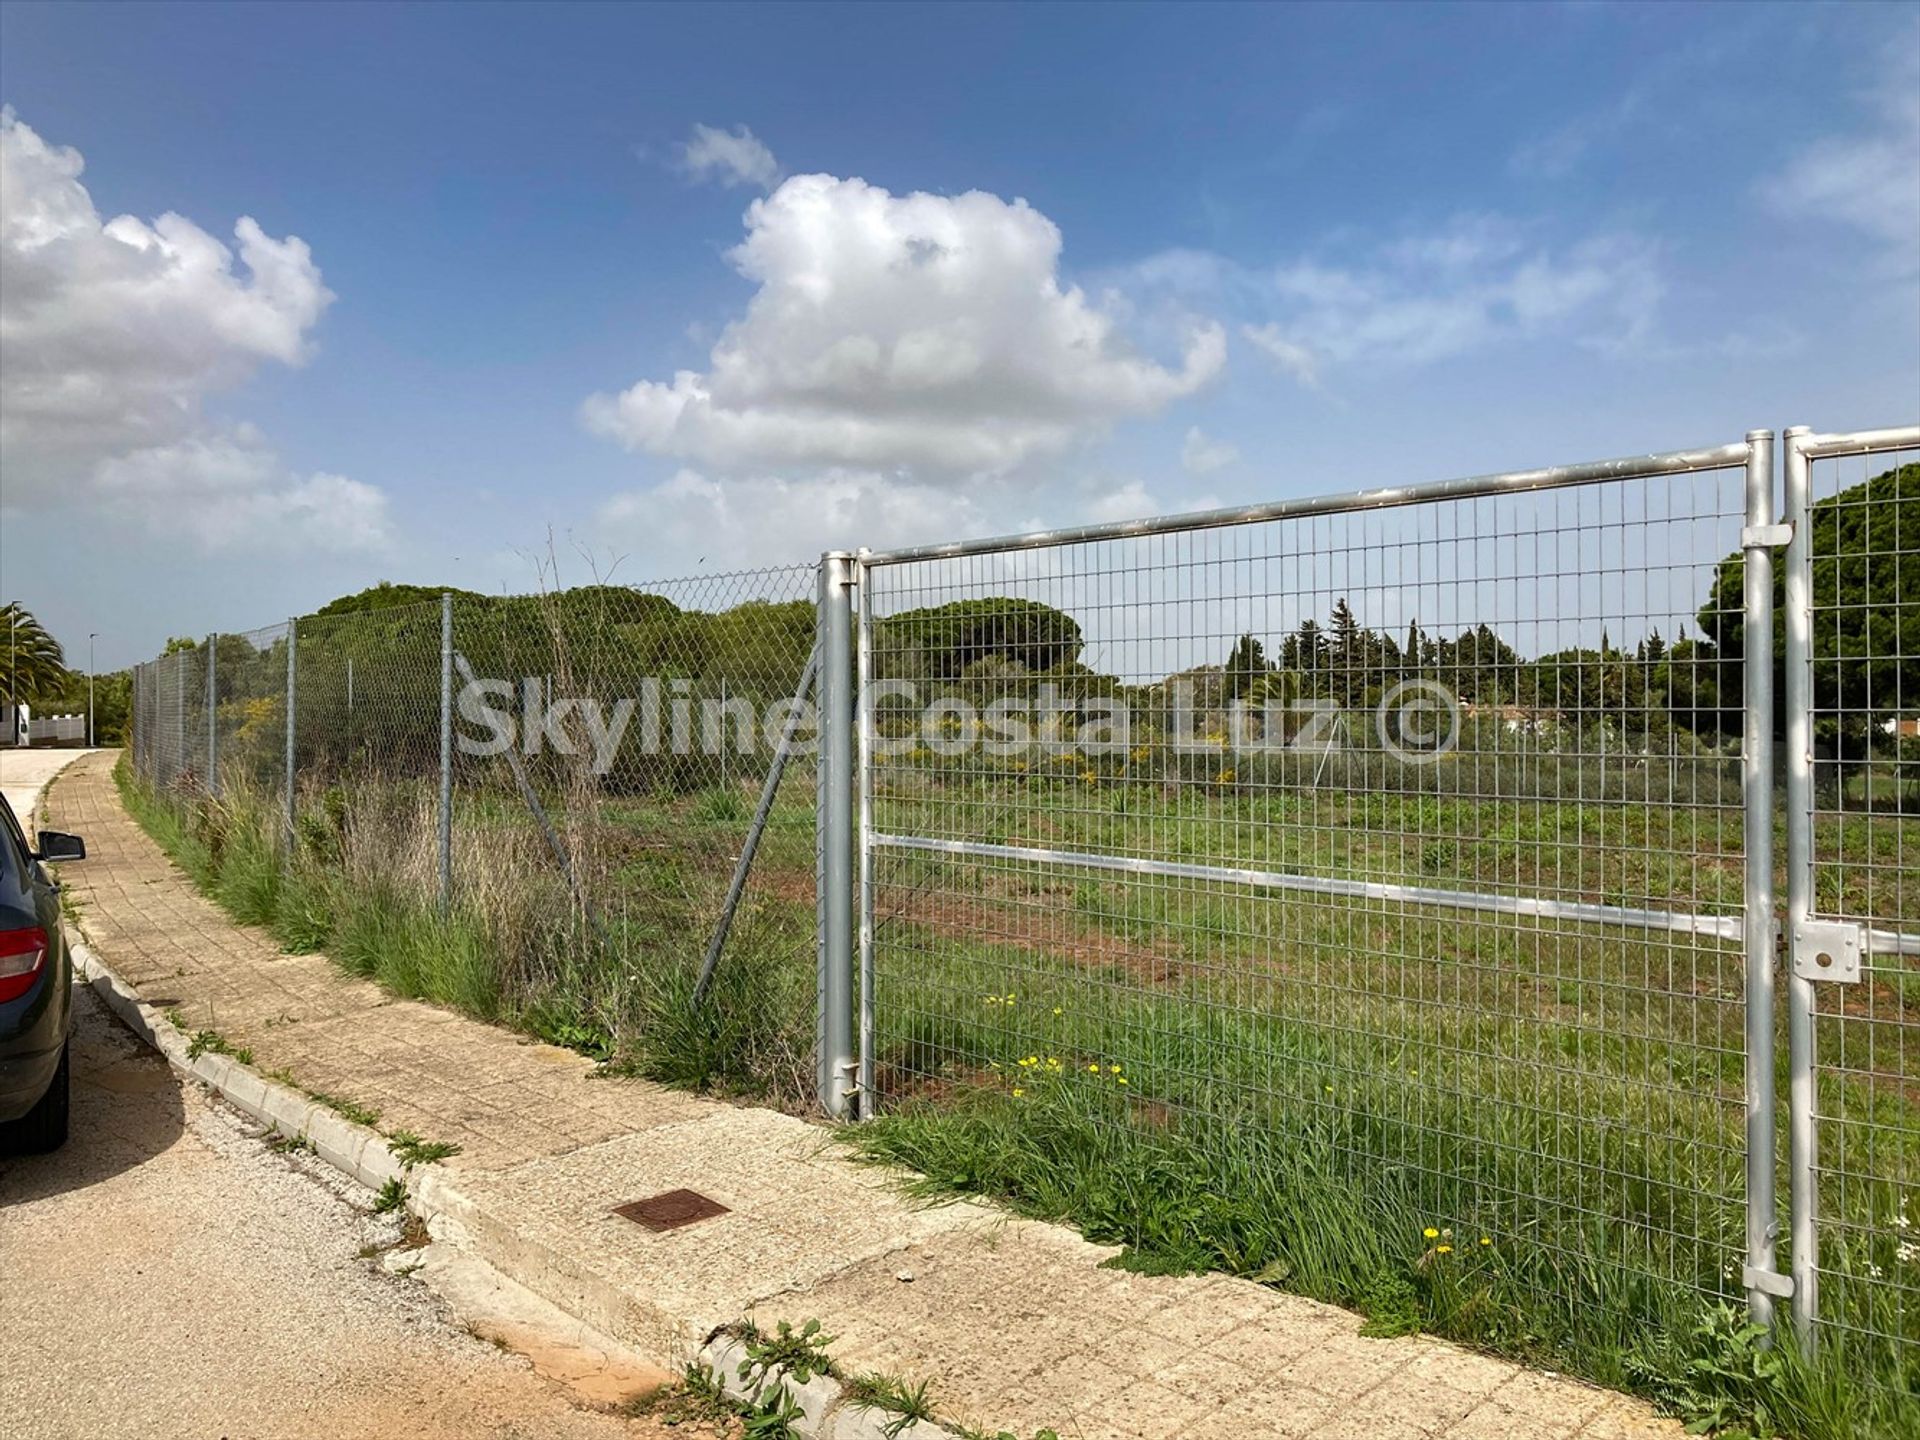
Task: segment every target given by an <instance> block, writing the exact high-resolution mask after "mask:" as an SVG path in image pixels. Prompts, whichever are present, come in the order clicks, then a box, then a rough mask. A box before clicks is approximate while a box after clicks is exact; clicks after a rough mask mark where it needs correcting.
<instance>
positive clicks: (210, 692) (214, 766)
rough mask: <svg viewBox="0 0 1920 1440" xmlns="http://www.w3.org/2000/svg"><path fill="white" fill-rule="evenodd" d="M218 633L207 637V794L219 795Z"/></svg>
mask: <svg viewBox="0 0 1920 1440" xmlns="http://www.w3.org/2000/svg"><path fill="white" fill-rule="evenodd" d="M219 653H220V635H219V632H218V631H215V632H214V633H213V634H211V635H209V636H207V794H209V795H218V794H219V793H220V688H219V687H220V671H219V661H218V658H217V657H218V656H219Z"/></svg>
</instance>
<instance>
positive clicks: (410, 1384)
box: [0, 989, 714, 1440]
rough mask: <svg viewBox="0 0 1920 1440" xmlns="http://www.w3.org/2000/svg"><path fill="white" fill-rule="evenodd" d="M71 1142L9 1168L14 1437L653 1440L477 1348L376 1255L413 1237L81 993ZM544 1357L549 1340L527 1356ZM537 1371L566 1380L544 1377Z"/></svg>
mask: <svg viewBox="0 0 1920 1440" xmlns="http://www.w3.org/2000/svg"><path fill="white" fill-rule="evenodd" d="M75 1011H76V1017H77V1021H78V1029H77V1032H76V1034H75V1037H74V1044H75V1047H76V1048H75V1051H74V1072H73V1104H74V1117H73V1135H72V1138H71V1139H70V1140H69V1141H68V1143H67V1146H66V1148H65V1149H63V1150H61V1151H60V1152H58V1153H57V1154H54V1155H45V1156H14V1155H0V1277H4V1279H0V1334H5V1335H6V1336H7V1337H8V1339H9V1343H10V1346H11V1348H12V1355H13V1358H12V1359H11V1360H10V1361H9V1362H8V1363H7V1364H6V1365H5V1366H0V1415H3V1416H5V1417H6V1419H5V1422H4V1425H0V1428H4V1429H5V1430H6V1432H7V1434H9V1435H11V1436H17V1437H20V1440H53V1437H68V1436H73V1437H79V1436H87V1437H94V1436H104V1435H114V1436H124V1437H128V1440H135V1437H149V1436H151V1437H154V1440H161V1437H167V1440H172V1437H180V1440H197V1437H207V1440H218V1437H228V1440H305V1437H315V1440H319V1437H325V1440H362V1437H364V1440H374V1437H380V1440H388V1437H392V1436H396V1435H405V1436H408V1437H409V1440H441V1437H445V1440H454V1437H460V1440H475V1437H486V1440H523V1437H524V1440H534V1437H539V1440H615V1437H618V1440H641V1437H647V1440H651V1437H656V1436H667V1435H672V1436H677V1437H678V1436H697V1437H707V1436H711V1435H713V1434H714V1432H713V1431H712V1430H711V1429H709V1428H707V1427H705V1426H699V1425H683V1426H679V1427H676V1428H672V1429H669V1428H667V1427H666V1426H665V1425H664V1424H662V1423H661V1422H660V1421H659V1420H655V1419H633V1418H628V1417H627V1416H625V1415H622V1414H619V1413H615V1412H612V1411H609V1410H601V1409H594V1408H590V1407H588V1406H587V1405H585V1404H583V1403H580V1401H579V1399H578V1395H577V1392H575V1391H573V1390H571V1389H569V1388H567V1387H564V1386H562V1385H560V1384H556V1383H553V1382H551V1381H549V1380H547V1379H545V1378H542V1376H541V1375H540V1374H538V1373H536V1372H535V1369H534V1366H533V1364H532V1363H530V1362H529V1360H528V1359H526V1358H524V1357H523V1356H521V1355H518V1354H514V1353H511V1352H509V1351H505V1350H503V1349H501V1348H499V1347H498V1345H497V1344H495V1343H488V1342H487V1341H483V1340H481V1339H478V1338H476V1337H475V1335H474V1334H472V1333H469V1331H468V1330H467V1329H466V1328H465V1327H464V1326H463V1324H462V1322H461V1321H460V1320H459V1319H458V1317H456V1316H454V1315H453V1314H452V1313H451V1312H450V1311H449V1310H448V1309H447V1307H446V1306H445V1305H443V1304H442V1303H441V1302H440V1301H439V1300H438V1299H437V1298H436V1297H435V1296H434V1295H433V1294H432V1293H431V1292H430V1291H429V1290H427V1289H426V1288H425V1286H423V1285H422V1284H420V1283H419V1282H418V1281H416V1280H412V1279H407V1278H404V1277H402V1276H399V1275H395V1274H392V1273H390V1272H389V1271H388V1269H387V1268H385V1267H384V1266H383V1265H382V1257H381V1255H380V1254H379V1253H376V1252H377V1249H378V1247H384V1246H388V1245H391V1244H393V1243H394V1242H395V1241H396V1240H398V1239H399V1238H400V1226H399V1224H398V1223H397V1222H396V1221H394V1220H391V1219H386V1218H382V1217H376V1216H373V1215H372V1214H370V1213H369V1211H368V1209H367V1203H368V1197H367V1196H366V1195H365V1194H364V1193H363V1192H359V1191H357V1190H355V1189H353V1188H352V1187H350V1186H348V1185H347V1184H346V1183H345V1182H344V1181H341V1180H339V1179H337V1178H336V1177H334V1176H333V1175H332V1173H331V1172H330V1171H327V1170H326V1169H325V1168H324V1167H321V1166H319V1165H318V1164H317V1163H315V1162H312V1161H310V1160H307V1159H305V1158H304V1157H302V1156H300V1155H298V1154H297V1153H296V1154H279V1153H276V1152H275V1150H274V1149H273V1148H271V1147H270V1146H269V1145H268V1144H267V1143H266V1141H265V1139H263V1138H262V1137H261V1136H260V1135H259V1133H258V1131H257V1129H255V1127H253V1126H252V1125H251V1123H250V1122H248V1121H246V1120H245V1119H244V1118H243V1117H241V1116H239V1115H238V1114H237V1113H236V1112H234V1111H232V1110H230V1109H228V1108H227V1107H225V1106H224V1105H221V1104H220V1103H219V1102H217V1101H214V1100H210V1099H209V1098H207V1097H206V1096H205V1095H204V1094H203V1093H202V1092H201V1091H200V1089H199V1087H198V1086H191V1085H190V1086H185V1087H183V1086H182V1084H181V1081H180V1077H179V1076H178V1075H176V1074H175V1073H174V1072H173V1071H171V1070H170V1069H169V1068H168V1066H167V1064H166V1062H165V1061H164V1060H162V1059H160V1058H159V1057H158V1056H156V1055H154V1054H153V1053H152V1052H150V1051H148V1050H147V1049H146V1047H145V1046H143V1045H142V1044H141V1043H140V1042H139V1041H138V1040H137V1039H136V1038H135V1037H134V1036H133V1035H131V1034H130V1033H129V1032H127V1031H126V1030H125V1029H124V1028H122V1027H121V1026H120V1025H119V1024H118V1022H117V1021H115V1020H114V1019H113V1018H112V1016H111V1015H110V1014H109V1012H108V1011H107V1010H106V1007H105V1006H104V1005H102V1004H101V1003H100V1002H99V1001H98V1000H97V999H96V998H95V997H94V996H93V994H92V992H91V991H87V990H84V989H82V990H78V991H76V994H75ZM527 1348H528V1349H530V1350H533V1351H534V1352H535V1354H536V1358H537V1356H538V1354H539V1349H540V1344H539V1338H538V1337H537V1336H535V1337H530V1339H529V1343H528V1346H527ZM542 1368H543V1369H550V1368H551V1367H546V1366H543V1367H542Z"/></svg>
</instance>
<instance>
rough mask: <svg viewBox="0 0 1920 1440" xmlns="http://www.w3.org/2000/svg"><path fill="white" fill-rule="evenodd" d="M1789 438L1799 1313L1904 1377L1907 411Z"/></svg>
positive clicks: (1915, 1180) (1913, 786) (1868, 1371)
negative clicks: (1842, 429)
mask: <svg viewBox="0 0 1920 1440" xmlns="http://www.w3.org/2000/svg"><path fill="white" fill-rule="evenodd" d="M1783 438H1784V441H1785V445H1784V470H1785V476H1786V514H1787V518H1788V521H1789V522H1790V523H1791V525H1792V527H1793V540H1792V544H1791V546H1790V547H1789V549H1788V552H1787V560H1786V577H1785V578H1786V583H1785V611H1786V667H1785V678H1786V701H1787V705H1786V711H1787V805H1786V814H1787V823H1786V836H1787V874H1788V881H1787V919H1788V930H1789V941H1788V946H1787V949H1788V956H1789V962H1790V972H1789V977H1790V978H1789V981H1788V988H1789V993H1788V1035H1789V1043H1788V1049H1789V1070H1790V1081H1789V1093H1790V1121H1789V1139H1790V1173H1791V1177H1792V1178H1791V1214H1792V1247H1791V1248H1792V1271H1793V1314H1794V1318H1795V1321H1796V1324H1797V1325H1798V1327H1799V1328H1800V1330H1801V1333H1802V1334H1803V1336H1805V1337H1806V1338H1807V1339H1809V1340H1811V1339H1812V1338H1813V1337H1814V1336H1815V1335H1816V1333H1817V1335H1818V1337H1819V1339H1820V1341H1821V1343H1822V1344H1834V1345H1838V1346H1841V1347H1843V1348H1844V1351H1845V1353H1846V1355H1847V1358H1848V1361H1849V1368H1852V1369H1855V1370H1856V1371H1857V1372H1859V1373H1862V1374H1865V1375H1869V1376H1873V1377H1905V1383H1906V1385H1907V1387H1908V1388H1909V1390H1915V1389H1920V427H1911V428H1907V429H1900V430H1879V431H1866V432H1860V433H1856V434H1848V435H1816V434H1813V433H1811V432H1810V431H1808V430H1807V429H1806V428H1805V427H1801V428H1798V429H1793V430H1788V431H1787V432H1786V433H1785V436H1784V437H1783ZM1816 1321H1817V1322H1818V1329H1817V1332H1816V1330H1815V1328H1814V1327H1815V1322H1816Z"/></svg>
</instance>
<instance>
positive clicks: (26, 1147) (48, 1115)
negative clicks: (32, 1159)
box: [0, 1046, 72, 1155]
mask: <svg viewBox="0 0 1920 1440" xmlns="http://www.w3.org/2000/svg"><path fill="white" fill-rule="evenodd" d="M71 1049H72V1047H71V1046H66V1047H63V1048H62V1049H61V1051H60V1065H59V1068H58V1069H56V1070H55V1071H54V1072H53V1083H52V1084H51V1085H49V1086H47V1093H46V1094H44V1095H42V1096H41V1097H40V1100H39V1103H38V1104H36V1105H35V1106H34V1107H33V1109H31V1110H29V1111H28V1112H27V1113H26V1114H24V1115H22V1116H21V1117H20V1118H19V1119H18V1120H16V1121H14V1122H13V1123H12V1124H11V1125H0V1149H6V1150H11V1151H13V1152H14V1153H15V1154H21V1155H44V1154H46V1153H47V1152H48V1151H49V1150H58V1149H59V1148H60V1147H61V1146H62V1145H64V1144H66V1143H67V1054H68V1051H69V1050H71Z"/></svg>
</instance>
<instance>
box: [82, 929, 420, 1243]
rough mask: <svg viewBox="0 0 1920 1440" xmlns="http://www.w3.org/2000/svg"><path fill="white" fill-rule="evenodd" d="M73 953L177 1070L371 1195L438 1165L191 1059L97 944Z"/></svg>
mask: <svg viewBox="0 0 1920 1440" xmlns="http://www.w3.org/2000/svg"><path fill="white" fill-rule="evenodd" d="M68 948H69V949H70V950H71V951H72V953H73V960H74V968H75V970H77V971H78V972H79V974H80V976H81V978H83V979H84V980H85V981H86V982H87V986H88V988H90V989H91V990H92V991H93V993H94V994H96V995H98V996H99V997H100V998H101V1000H103V1001H104V1002H106V1005H107V1008H108V1009H110V1010H112V1011H113V1013H114V1014H115V1015H117V1016H119V1017H120V1019H121V1020H122V1021H124V1022H125V1023H126V1025H127V1027H128V1028H129V1029H131V1030H133V1031H134V1032H135V1033H136V1034H137V1035H139V1036H140V1038H141V1039H143V1040H145V1041H146V1042H147V1044H149V1045H151V1046H152V1047H153V1048H154V1049H155V1050H158V1051H159V1052H160V1053H161V1054H162V1055H164V1056H166V1058H167V1061H168V1063H169V1064H171V1065H172V1066H173V1068H174V1069H176V1070H178V1071H180V1073H181V1074H183V1075H189V1076H191V1077H192V1078H193V1079H195V1080H198V1081H200V1083H201V1084H203V1085H206V1086H208V1087H210V1088H211V1089H213V1090H216V1091H218V1092H219V1094H220V1096H221V1098H222V1099H224V1100H226V1101H227V1102H228V1103H229V1104H230V1105H232V1106H234V1108H236V1109H238V1110H241V1111H244V1112H245V1113H246V1114H248V1115H251V1116H252V1117H253V1118H254V1119H255V1120H258V1121H259V1122H260V1123H261V1124H263V1125H266V1126H269V1127H271V1128H272V1129H274V1130H277V1131H279V1132H280V1133H281V1134H283V1135H291V1136H297V1137H301V1138H304V1139H306V1140H307V1141H308V1142H309V1143H310V1144H312V1146H313V1148H314V1151H315V1153H316V1154H318V1155H319V1157H320V1158H321V1159H322V1160H324V1161H326V1162H327V1164H329V1165H331V1166H332V1167H333V1168H334V1169H336V1170H338V1171H340V1172H341V1173H342V1174H343V1175H346V1176H348V1177H349V1178H351V1179H353V1180H355V1181H357V1182H359V1183H360V1184H361V1185H364V1186H366V1187H367V1189H369V1190H378V1189H380V1188H381V1187H383V1186H384V1185H385V1184H386V1183H387V1182H388V1181H389V1180H398V1181H399V1182H400V1183H401V1184H403V1185H405V1186H407V1189H408V1192H409V1194H411V1193H413V1192H414V1191H415V1190H417V1189H418V1188H419V1185H420V1182H421V1181H422V1180H424V1179H425V1178H426V1174H427V1172H429V1171H431V1170H433V1169H435V1168H437V1167H435V1166H431V1165H417V1166H415V1167H414V1168H413V1169H412V1170H411V1171H409V1170H408V1168H407V1167H406V1166H405V1165H403V1164H402V1163H401V1162H400V1160H399V1158H398V1157H397V1156H396V1155H395V1154H394V1153H393V1151H392V1149H391V1148H390V1147H389V1146H388V1144H387V1141H386V1137H385V1136H383V1135H381V1134H380V1133H379V1132H378V1131H377V1130H373V1129H370V1128H369V1127H367V1126H365V1125H358V1124H355V1123H354V1122H353V1121H351V1120H349V1119H347V1118H346V1117H345V1116H344V1115H340V1114H338V1113H336V1112H335V1111H333V1110H330V1109H329V1108H327V1107H326V1106H325V1105H322V1104H321V1103H320V1102H319V1101H317V1100H312V1099H309V1098H308V1097H307V1096H306V1095H303V1094H302V1093H301V1092H300V1091H298V1090H296V1089H294V1088H293V1087H292V1086H290V1085H284V1084H282V1083H281V1082H280V1081H278V1080H270V1079H268V1078H267V1077H266V1076H264V1075H262V1074H260V1073H259V1072H258V1071H256V1070H254V1069H252V1068H251V1067H249V1066H246V1065H243V1064H241V1063H240V1062H239V1061H238V1060H236V1059H235V1058H234V1057H233V1056H231V1055H218V1054H215V1053H213V1052H212V1051H202V1052H201V1053H200V1054H199V1055H192V1056H190V1055H189V1054H188V1053H187V1052H188V1050H189V1049H190V1048H191V1047H190V1043H189V1039H188V1037H187V1036H186V1035H185V1034H183V1033H182V1032H181V1030H180V1027H179V1026H177V1025H175V1024H174V1023H173V1021H172V1020H170V1019H168V1018H167V1016H166V1015H165V1013H163V1012H162V1011H160V1010H156V1009H155V1008H154V1007H153V1006H151V1005H149V1004H148V1003H147V1002H146V1001H144V1000H142V999H141V998H140V994H139V992H138V991H136V990H135V989H134V988H133V987H132V986H131V985H129V984H128V983H127V982H126V981H125V980H123V979H121V978H120V976H119V975H117V974H115V973H114V970H113V967H112V966H110V965H108V964H107V963H106V961H104V960H102V959H101V958H100V955H99V953H98V952H97V951H95V950H94V949H93V947H92V946H90V945H88V944H87V943H86V942H85V941H84V940H78V939H73V938H71V937H69V940H68ZM422 1218H423V1219H425V1218H428V1217H425V1216H423V1217H422Z"/></svg>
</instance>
